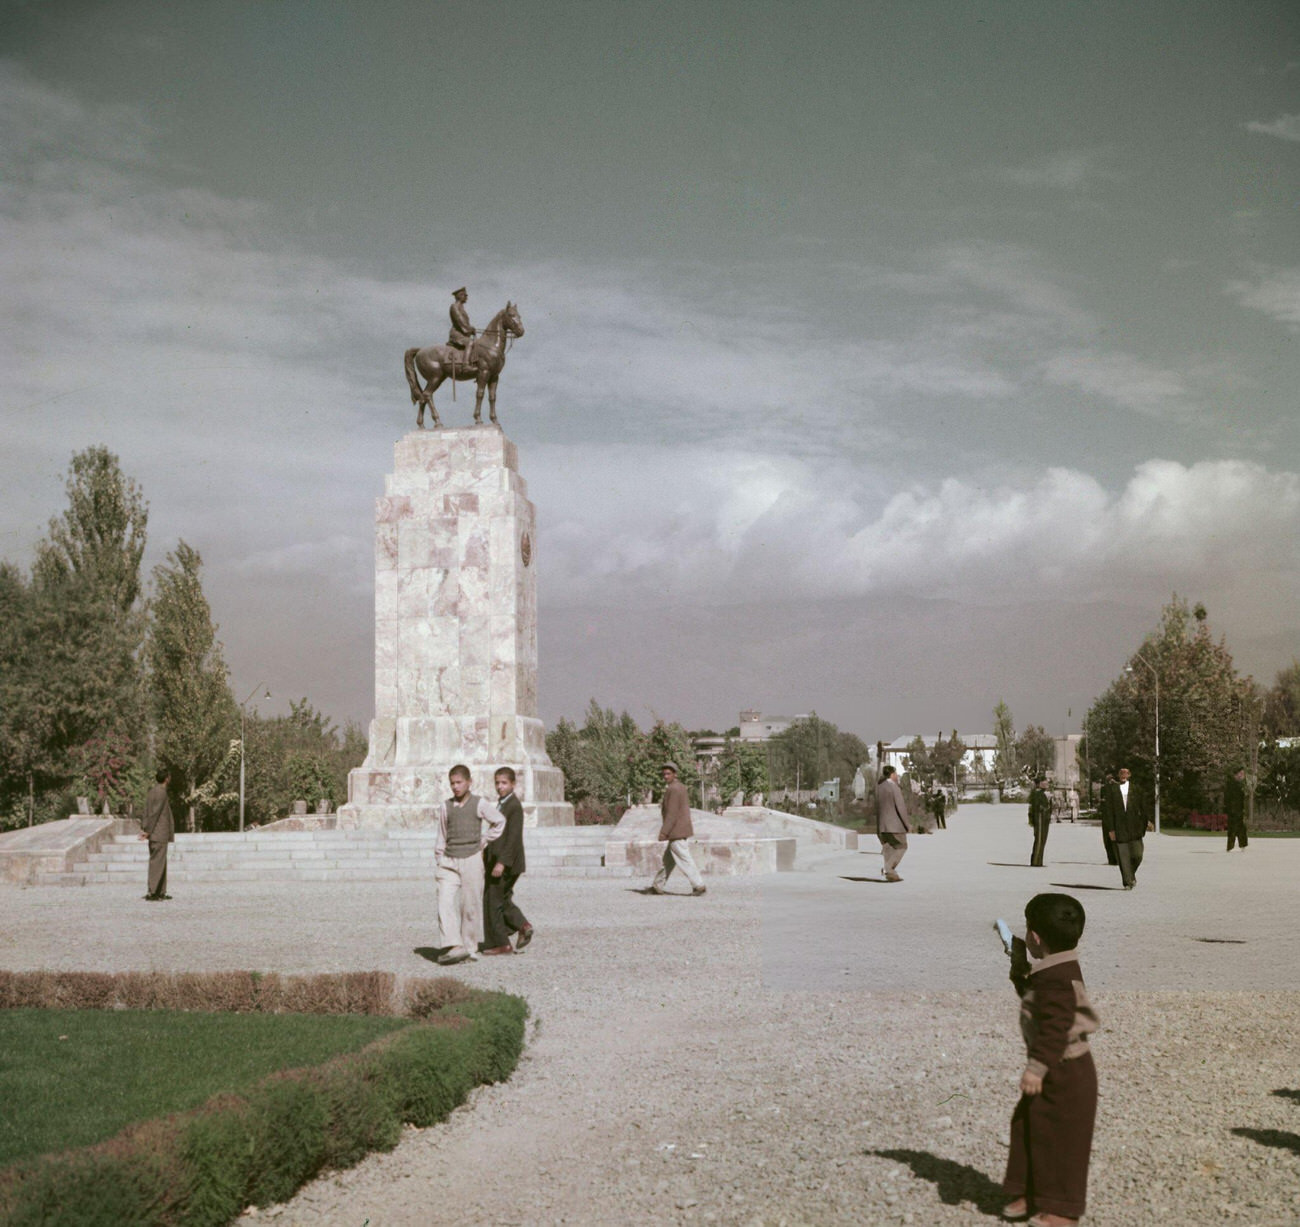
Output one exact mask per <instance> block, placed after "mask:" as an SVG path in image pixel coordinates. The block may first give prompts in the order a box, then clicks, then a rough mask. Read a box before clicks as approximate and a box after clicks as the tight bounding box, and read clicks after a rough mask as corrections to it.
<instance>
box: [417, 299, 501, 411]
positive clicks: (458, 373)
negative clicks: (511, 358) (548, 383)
mask: <svg viewBox="0 0 1300 1227" xmlns="http://www.w3.org/2000/svg"><path fill="white" fill-rule="evenodd" d="M468 300H469V291H468V290H466V289H465V287H464V286H462V287H461V288H460V289H459V290H457V291H456V293H455V295H454V297H453V301H452V304H451V334H450V335H449V336H448V337H447V344H446V345H426V346H425V347H424V348H423V349H408V350H407V351H406V382H407V383H408V384H410V386H411V404H413V405H415V406H416V408H417V409H418V410H419V412H418V413H417V414H416V416H415V425H416V426H417V428H419V429H421V430H423V429H424V410H425V407H426V406H427V407H428V410H429V414H430V416H431V417H432V419H433V425H434V426H441V425H442V419H441V418H439V417H438V410H437V408H436V407H435V406H434V403H433V394H434V391H435V390H436V389H437V388H438V387H439V386H441V384H442V381H443V380H444V379H450V380H451V381H452V395H453V398H454V396H455V388H456V381H458V380H465V379H472V380H474V382H475V383H476V384H477V389H476V392H475V396H474V423H475V425H482V423H483V392H484V390H486V391H487V393H488V412H489V415H490V416H491V419H492V421H493V423H496V421H497V379H498V378H500V375H501V368H502V367H503V366H505V364H506V348H507V345H508V343H509V342H510V341H511V340H513V338H515V337H522V336H523V335H524V324H523V321H522V320H521V319H520V318H519V308H518V307H517V306H516V305H515V304H514V303H511V302H508V303H506V305H505V306H504V307H502V308H501V310H500V311H498V312H497V313H496V314H495V315H494V316H493V317H492V322H491V323H490V324H488V326H487V327H486V328H484V329H483V331H482V332H481V333H479V332H477V330H476V329H475V328H474V327H473V326H472V325H471V324H470V322H469V312H468V311H467V310H466V308H465V303H466V302H467V301H468ZM422 376H423V378H424V383H423V385H422V384H421V383H420V379H421V377H422Z"/></svg>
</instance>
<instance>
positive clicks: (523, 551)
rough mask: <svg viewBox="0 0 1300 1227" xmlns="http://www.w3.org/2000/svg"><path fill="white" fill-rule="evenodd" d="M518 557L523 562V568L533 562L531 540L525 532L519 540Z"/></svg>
mask: <svg viewBox="0 0 1300 1227" xmlns="http://www.w3.org/2000/svg"><path fill="white" fill-rule="evenodd" d="M519 556H520V557H521V558H522V559H523V560H524V566H527V565H528V564H529V563H530V562H532V560H533V539H532V537H530V536H529V535H528V533H527V532H525V533H524V535H523V536H522V537H520V538H519Z"/></svg>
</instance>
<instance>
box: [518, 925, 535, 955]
mask: <svg viewBox="0 0 1300 1227" xmlns="http://www.w3.org/2000/svg"><path fill="white" fill-rule="evenodd" d="M532 940H533V926H532V925H524V927H523V928H522V929H520V930H519V936H518V937H517V938H515V953H516V954H518V953H519V951H520V950H522V949H523V948H524V947H525V946H526V945H528V943H529V942H530V941H532Z"/></svg>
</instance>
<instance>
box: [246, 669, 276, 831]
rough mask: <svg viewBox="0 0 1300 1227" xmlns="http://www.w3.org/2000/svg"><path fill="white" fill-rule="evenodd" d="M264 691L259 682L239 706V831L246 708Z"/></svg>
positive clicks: (268, 692) (269, 694) (268, 695)
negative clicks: (259, 692) (260, 691)
mask: <svg viewBox="0 0 1300 1227" xmlns="http://www.w3.org/2000/svg"><path fill="white" fill-rule="evenodd" d="M261 689H262V683H261V682H258V683H257V685H256V686H254V687H253V689H252V690H250V691H249V692H248V698H247V699H245V700H244V701H243V702H242V703H241V704H240V705H239V829H240V830H241V831H242V830H243V829H244V708H246V707H247V706H248V703H249V700H250V699H251V698H252V697H253V696H254V695H255V694H256V693H257V692H258V691H259V690H261ZM266 697H267V698H268V699H269V698H270V697H271V692H270V691H269V690H268V691H267V692H266Z"/></svg>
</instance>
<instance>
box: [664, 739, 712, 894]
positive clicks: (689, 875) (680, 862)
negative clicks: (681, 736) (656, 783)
mask: <svg viewBox="0 0 1300 1227" xmlns="http://www.w3.org/2000/svg"><path fill="white" fill-rule="evenodd" d="M663 776H664V797H663V800H662V801H661V802H660V804H659V812H660V814H662V815H663V822H662V824H661V825H660V828H659V838H660V839H666V840H667V841H668V846H667V847H666V848H665V849H664V863H663V866H662V867H661V868H660V870H659V872H658V873H657V874H655V880H654V881H653V882H652V883H651V884H650V889H651V890H652V891H653V892H654V893H655V894H656V895H663V894H667V891H665V890H664V884H665V883H666V882H667V881H668V875H669V874H670V873H672V871H673V869H674V868H676V869H680V870H681V871H682V872H683V873H684V874H685V875H686V880H687V881H688V882H689V883H690V884H691V894H693V895H702V894H704V893H705V889H706V888H705V885H704V879H703V878H702V877H700V871H699V869H698V868H696V865H695V858H694V857H693V856H692V855H691V845H690V844H689V843H688V842H687V841H688V840H689V839H690V838H691V836H693V835H694V834H695V827H694V826H693V825H692V823H691V800H690V797H689V796H687V794H686V785H685V784H683V783H682V782H681V781H680V780H679V779H678V778H677V764H676V763H664V768H663Z"/></svg>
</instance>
